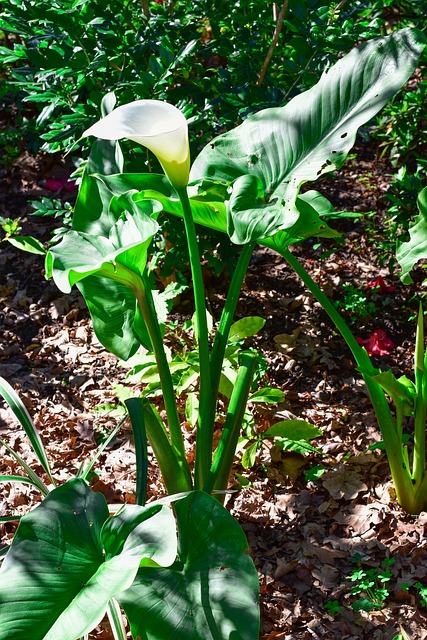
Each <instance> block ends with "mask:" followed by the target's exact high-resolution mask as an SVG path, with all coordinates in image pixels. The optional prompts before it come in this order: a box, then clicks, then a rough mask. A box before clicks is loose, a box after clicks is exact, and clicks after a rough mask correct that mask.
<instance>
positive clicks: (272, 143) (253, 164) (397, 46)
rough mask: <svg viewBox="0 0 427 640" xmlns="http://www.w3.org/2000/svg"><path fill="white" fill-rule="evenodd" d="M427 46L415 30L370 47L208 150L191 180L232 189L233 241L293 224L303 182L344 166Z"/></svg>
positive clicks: (230, 217) (262, 235) (358, 49)
mask: <svg viewBox="0 0 427 640" xmlns="http://www.w3.org/2000/svg"><path fill="white" fill-rule="evenodd" d="M424 42H425V41H424V36H423V35H422V34H421V33H420V32H418V31H417V30H415V29H403V30H401V31H396V32H394V33H393V34H392V35H390V36H388V37H385V38H379V39H374V40H370V41H368V42H365V43H363V44H361V45H359V46H358V47H356V48H355V49H353V50H352V51H351V52H350V53H349V54H347V55H346V56H344V57H343V58H342V59H341V60H339V61H338V62H337V63H336V64H335V65H333V66H332V67H331V68H330V69H327V70H326V71H325V72H324V74H323V75H322V77H321V79H320V81H319V82H318V83H317V84H316V85H315V86H314V87H312V88H311V89H309V90H308V91H306V92H304V93H302V94H300V95H299V96H296V97H295V98H293V99H292V100H291V101H290V102H289V103H288V104H287V105H285V106H284V107H278V108H269V109H264V110H262V111H260V112H258V113H257V114H255V115H253V116H251V117H249V118H248V119H247V120H245V121H244V122H243V124H241V125H240V126H238V127H237V128H235V129H233V130H232V131H230V132H228V133H225V134H223V135H221V136H219V137H217V138H215V139H214V140H213V141H212V142H211V143H210V144H208V145H207V146H206V147H205V148H204V149H203V151H202V152H201V153H200V155H199V156H198V158H197V159H196V161H195V163H194V165H193V168H192V171H191V181H192V182H193V183H196V182H203V181H209V180H210V181H217V182H220V183H222V184H230V185H232V193H231V197H230V202H229V207H228V221H227V229H228V233H229V235H230V237H231V239H232V240H233V242H236V243H238V244H245V243H247V242H250V241H254V240H260V239H262V238H266V237H269V236H272V235H273V234H274V233H275V232H277V231H278V230H282V229H290V228H291V227H292V226H293V225H295V223H296V222H297V220H298V219H299V217H300V215H301V213H300V211H298V209H297V207H296V206H295V199H296V196H297V194H298V191H299V188H300V186H301V184H302V183H304V182H307V181H315V180H317V179H318V178H319V176H320V175H322V174H323V173H326V172H329V171H331V170H333V169H338V168H340V167H341V166H342V164H343V162H344V160H345V158H346V155H347V153H348V152H349V150H350V149H351V147H352V146H353V144H354V141H355V137H356V133H357V130H358V128H359V127H360V126H361V125H362V124H364V123H365V122H367V121H368V120H369V119H370V118H372V117H373V116H374V115H375V114H376V113H377V112H378V111H379V110H380V109H381V108H382V107H383V106H384V104H385V103H386V102H387V101H388V100H389V99H390V98H391V97H392V96H393V95H394V94H395V93H396V92H397V91H398V90H399V89H400V88H401V86H402V85H403V84H404V83H405V82H406V81H407V80H408V78H409V77H410V76H411V74H412V73H413V72H414V70H415V68H416V65H417V61H418V58H419V56H420V54H421V52H422V50H423V48H424Z"/></svg>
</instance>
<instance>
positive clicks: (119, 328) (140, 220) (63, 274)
mask: <svg viewBox="0 0 427 640" xmlns="http://www.w3.org/2000/svg"><path fill="white" fill-rule="evenodd" d="M97 182H99V181H97ZM109 193H110V203H109V207H108V220H109V224H111V226H110V227H109V228H108V233H107V231H106V228H105V229H104V232H105V233H106V235H102V234H101V233H99V234H97V235H95V234H93V233H87V232H84V231H76V230H75V229H73V230H70V231H69V232H68V233H67V234H66V235H64V236H63V238H62V240H61V241H60V242H59V243H58V244H57V245H56V246H54V247H52V249H51V250H50V251H49V253H48V256H47V258H46V272H47V274H48V275H51V276H53V278H54V280H55V283H56V284H57V286H58V287H59V288H60V289H61V290H62V291H65V292H68V291H70V289H71V287H72V286H73V285H74V284H78V287H79V289H80V291H81V292H82V294H83V296H84V298H85V300H86V303H87V305H88V308H89V311H90V313H91V316H92V320H93V326H94V330H95V333H96V335H97V337H98V339H99V341H100V342H101V343H102V344H103V345H104V346H105V347H106V348H107V349H109V350H110V351H112V353H114V354H115V355H117V356H118V357H119V358H122V359H124V360H126V359H127V358H129V357H130V356H131V355H132V354H133V353H135V351H136V350H137V348H138V346H139V343H140V342H141V343H142V344H143V345H144V346H145V347H146V348H150V347H151V345H150V340H149V338H148V333H147V330H146V327H145V323H144V322H143V319H142V316H141V314H140V312H139V310H138V306H137V304H136V298H135V295H136V292H137V291H141V290H142V288H143V287H144V286H145V284H144V282H143V276H144V272H145V268H146V264H147V250H148V246H149V244H150V242H151V239H152V237H153V235H154V234H155V233H156V231H157V229H158V223H157V222H156V220H155V219H154V218H153V217H152V216H153V215H154V216H155V215H156V214H157V213H158V212H159V211H160V210H161V205H160V203H159V202H157V201H156V200H150V199H139V200H138V201H135V195H137V192H136V191H128V192H125V193H123V194H121V195H120V196H115V195H113V194H112V193H111V192H109ZM106 215H107V213H105V214H103V216H104V217H105V216H106ZM92 228H93V227H90V229H91V230H92ZM95 228H97V226H95Z"/></svg>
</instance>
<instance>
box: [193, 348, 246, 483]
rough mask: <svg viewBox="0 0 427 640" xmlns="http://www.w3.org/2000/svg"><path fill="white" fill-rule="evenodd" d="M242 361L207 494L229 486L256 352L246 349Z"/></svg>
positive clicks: (240, 358)
mask: <svg viewBox="0 0 427 640" xmlns="http://www.w3.org/2000/svg"><path fill="white" fill-rule="evenodd" d="M239 364H240V366H239V371H238V374H237V379H236V384H235V385H234V389H233V393H232V394H231V398H230V404H229V407H228V411H227V417H226V419H225V424H224V428H223V431H222V434H221V438H220V441H219V443H218V446H217V448H216V451H215V454H214V457H213V462H212V466H211V469H210V471H209V476H208V478H207V480H206V483H205V486H204V487H203V488H204V490H205V491H207V492H208V493H210V492H211V491H212V489H220V490H222V489H226V488H227V484H228V479H229V477H230V473H231V468H232V465H233V460H234V456H235V453H236V446H237V441H238V439H239V434H240V429H241V426H242V423H243V418H244V415H245V411H246V405H247V402H248V396H249V392H250V390H251V384H252V379H253V375H254V371H255V364H256V355H255V354H254V353H250V352H249V351H243V352H242V353H241V354H240V357H239Z"/></svg>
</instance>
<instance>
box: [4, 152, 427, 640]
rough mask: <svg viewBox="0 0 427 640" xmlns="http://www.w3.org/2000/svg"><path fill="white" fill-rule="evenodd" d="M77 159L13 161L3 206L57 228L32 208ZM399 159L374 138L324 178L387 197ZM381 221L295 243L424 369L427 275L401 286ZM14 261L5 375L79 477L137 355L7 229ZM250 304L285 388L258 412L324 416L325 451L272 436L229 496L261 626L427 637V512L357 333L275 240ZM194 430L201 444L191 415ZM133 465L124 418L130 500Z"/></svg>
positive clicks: (120, 477) (256, 267)
mask: <svg viewBox="0 0 427 640" xmlns="http://www.w3.org/2000/svg"><path fill="white" fill-rule="evenodd" d="M64 172H65V169H64V168H63V167H62V165H61V164H60V163H59V161H58V163H57V164H55V163H53V164H52V162H51V161H49V162H48V161H47V160H46V159H43V158H38V159H36V160H34V159H31V158H29V157H27V156H23V157H22V158H21V159H20V160H18V161H17V162H16V163H15V164H14V166H13V167H12V168H11V169H10V170H2V171H1V173H0V211H1V215H2V216H3V217H11V218H14V217H16V216H18V215H24V216H25V217H24V221H23V226H24V231H25V232H29V233H33V234H34V235H37V237H39V238H42V237H45V238H47V237H49V227H50V226H51V223H49V221H46V220H41V219H35V218H31V217H28V216H26V213H28V211H29V207H28V205H27V201H28V200H31V199H33V198H36V197H40V196H46V197H54V196H55V197H56V195H58V197H61V198H64V199H66V198H67V197H70V196H69V195H67V194H65V193H64V192H63V191H61V192H59V193H58V194H53V193H52V191H49V190H48V189H47V188H46V180H49V179H51V178H58V177H63V176H64V175H66V173H64ZM387 172H388V167H387V166H386V165H385V164H384V163H379V162H376V161H375V150H374V151H371V150H370V149H369V148H366V147H363V146H362V147H361V148H360V150H359V159H358V160H357V161H354V160H353V161H352V162H350V163H348V164H347V167H346V169H345V171H344V172H342V175H341V177H340V178H339V179H335V180H332V179H330V180H327V181H324V182H323V183H322V184H321V185H319V188H321V190H322V191H323V193H324V194H325V195H327V196H328V197H330V199H331V200H332V201H333V203H334V204H335V206H336V208H337V209H352V210H357V211H372V210H375V211H379V212H380V213H381V211H384V204H383V203H382V200H381V198H382V195H383V193H384V192H385V190H386V189H387V184H388V178H387ZM368 173H369V178H368V179H366V175H367V174H368ZM361 178H362V179H361ZM59 186H60V185H59ZM381 224H382V223H381V215H379V216H377V217H376V218H374V219H372V218H365V219H363V220H361V221H359V222H355V221H352V220H350V221H346V222H340V223H339V225H338V226H339V228H340V229H341V230H342V231H345V232H346V233H345V242H344V243H343V244H342V245H339V246H337V245H336V244H334V245H333V244H332V243H331V242H324V243H323V244H322V245H321V247H320V248H318V247H316V246H315V243H313V242H312V243H311V244H306V245H304V247H298V248H296V249H295V254H296V255H297V256H298V257H299V258H300V259H301V261H302V262H303V264H304V266H305V267H306V269H308V270H309V271H310V273H311V275H312V276H313V278H314V279H315V280H316V282H317V283H318V284H320V285H321V286H322V287H323V288H324V290H325V292H326V293H327V295H328V296H329V297H330V298H331V299H333V300H335V301H340V300H342V299H343V288H342V285H343V284H344V283H351V284H353V285H354V286H356V287H358V288H359V289H360V290H361V291H362V292H364V293H365V295H366V296H367V300H368V301H369V302H371V303H372V305H373V307H372V309H373V311H372V312H371V314H370V315H367V316H366V317H363V314H359V317H358V318H356V320H352V319H351V317H350V316H349V321H350V322H353V324H352V326H353V328H354V331H355V333H356V335H357V336H358V337H360V338H364V339H367V340H368V339H371V340H372V334H373V332H374V331H378V330H380V331H384V332H385V334H386V337H387V339H388V340H391V341H392V346H391V345H390V342H387V343H386V346H385V347H384V349H383V350H382V351H384V353H383V354H382V355H376V356H374V362H375V364H376V365H377V366H380V367H382V368H390V367H391V368H393V370H394V371H395V372H399V373H406V374H407V375H408V376H411V375H412V374H411V367H412V348H413V340H414V334H415V321H414V320H410V318H411V317H413V316H414V315H415V313H416V309H417V301H416V299H415V297H414V296H416V294H417V293H419V291H420V290H421V289H420V285H419V284H415V285H414V286H412V287H411V288H407V287H406V288H405V287H403V285H402V284H401V283H400V281H399V279H398V277H397V275H390V274H389V273H388V271H387V270H386V269H385V268H383V269H381V268H379V267H378V266H377V265H376V264H375V262H374V255H375V254H374V250H375V247H374V245H373V244H372V238H373V235H375V233H376V232H375V228H377V229H378V230H380V229H381ZM326 253H327V254H328V255H327V257H321V254H326ZM0 273H1V277H0V331H1V340H0V375H2V376H3V377H5V378H6V379H7V380H8V381H9V382H10V383H11V384H12V385H13V386H14V387H15V389H16V390H17V391H18V392H19V393H20V395H21V397H22V399H23V400H24V402H25V404H26V406H27V408H28V410H29V412H30V414H31V415H32V417H33V419H34V421H35V423H36V424H37V426H38V428H39V429H40V431H41V434H42V436H43V439H44V442H45V443H46V445H47V448H48V451H49V454H50V458H51V460H52V462H53V468H54V474H55V477H56V478H57V479H58V481H65V480H66V479H68V478H70V477H71V476H72V475H73V474H74V473H75V472H76V471H77V469H78V467H79V465H80V463H81V462H82V461H83V460H85V459H87V458H88V457H89V456H90V455H91V454H92V453H93V451H94V450H95V448H96V444H97V442H99V440H100V438H102V436H103V435H104V434H105V433H106V432H108V431H109V430H110V429H111V428H112V426H114V425H115V424H116V422H117V420H118V418H117V417H116V416H114V415H109V416H102V415H100V414H99V413H96V412H95V411H94V410H95V408H96V407H99V406H100V405H103V404H105V403H113V404H114V403H115V398H116V395H115V391H114V386H115V385H116V384H124V383H125V373H126V370H125V369H123V368H122V367H119V366H118V362H117V359H116V358H115V357H113V356H111V355H109V354H108V353H106V352H105V350H104V349H103V348H102V346H101V345H100V344H99V343H98V342H97V340H96V339H95V337H94V335H93V332H92V330H91V325H90V322H89V318H88V314H87V312H86V309H85V306H84V303H83V302H82V300H81V299H80V297H79V295H78V293H77V292H74V293H72V294H71V295H70V296H64V295H62V294H61V293H60V292H59V291H58V290H57V289H56V287H55V286H54V285H53V283H52V282H47V281H45V279H44V276H43V260H42V259H41V258H40V257H37V256H31V255H29V254H24V253H20V252H19V251H18V250H16V249H14V248H13V247H12V246H10V245H9V244H7V243H3V244H2V245H1V252H0ZM378 276H382V277H383V279H384V283H385V288H384V287H383V290H382V291H381V290H380V291H378V290H375V291H374V290H373V289H371V288H370V287H369V284H370V283H372V281H374V280H376V279H377V278H378ZM418 280H420V279H418ZM392 287H394V290H393V291H391V290H390V289H391V288H392ZM225 288H226V282H225V281H224V279H219V280H217V281H214V280H212V279H211V280H209V287H208V294H209V300H210V305H211V308H212V309H213V310H215V309H217V308H218V305H219V303H220V302H221V300H222V299H223V294H224V291H225ZM387 288H388V289H389V290H388V291H387ZM187 308H188V305H186V304H185V298H184V300H182V301H181V304H180V305H179V306H178V307H177V308H176V309H175V310H174V313H175V314H177V315H178V316H181V317H183V316H186V315H187V316H188V315H189V313H191V311H190V312H187V311H186V309H187ZM359 311H360V309H359ZM248 315H259V316H262V317H263V318H265V319H266V320H267V322H266V325H265V327H264V329H263V331H262V332H261V333H260V334H259V336H258V337H257V338H256V340H255V342H254V344H255V345H256V346H257V347H258V349H259V350H260V351H261V352H262V353H263V355H264V356H265V357H266V359H267V362H268V372H269V382H270V384H272V385H276V386H278V387H280V388H281V389H283V390H284V391H285V394H286V397H285V401H284V403H283V404H282V405H281V406H273V407H272V406H268V407H267V406H265V407H261V408H260V409H259V410H257V414H256V419H257V426H258V428H259V429H260V430H261V431H262V430H265V429H266V428H267V427H268V426H270V425H271V424H272V423H274V422H277V421H280V420H283V419H287V418H303V419H305V420H308V421H309V422H311V423H313V424H315V425H316V426H317V427H319V428H320V429H321V430H322V432H323V436H322V437H321V438H318V439H317V440H316V442H315V444H316V447H317V448H318V449H320V450H321V454H320V453H319V454H311V455H309V456H305V457H304V456H302V455H300V454H296V453H292V452H283V451H280V450H279V449H278V448H276V447H274V446H272V443H270V444H265V446H263V448H262V449H261V451H260V455H259V457H258V459H257V461H256V463H255V465H254V467H253V468H252V469H251V470H248V471H244V470H243V469H242V467H241V466H240V465H239V463H237V464H236V471H237V472H238V473H243V474H244V475H245V476H246V477H247V478H248V480H249V486H248V487H247V488H245V489H242V490H239V491H237V492H235V493H232V494H231V495H230V497H229V500H228V507H229V508H230V510H231V511H232V513H233V514H234V515H235V516H236V518H237V519H238V520H239V521H240V522H241V524H242V525H243V527H244V529H245V531H246V533H247V536H248V540H249V544H250V549H251V554H252V557H253V559H254V561H255V564H256V566H257V569H258V571H259V576H260V584H261V610H262V626H261V636H260V637H261V638H262V640H273V639H280V640H300V639H301V640H305V639H307V640H308V639H311V638H328V639H329V638H331V639H333V638H336V639H340V640H346V639H354V640H361V639H365V638H366V639H368V638H369V639H374V638H375V639H384V640H392V639H393V638H394V637H395V636H397V635H398V634H399V633H401V629H400V628H399V625H401V627H402V629H403V630H404V632H406V634H407V637H408V638H410V639H411V640H422V639H423V638H427V631H425V629H427V626H426V621H427V608H425V607H423V606H422V602H421V597H420V592H419V591H420V590H419V588H416V586H415V585H416V583H422V584H424V585H425V586H426V587H427V546H426V539H425V533H426V526H427V514H426V513H422V514H421V515H420V516H409V515H407V514H405V513H403V512H402V510H401V509H400V508H399V506H398V505H397V504H396V502H395V500H394V494H393V488H392V486H391V484H390V481H389V474H388V467H387V463H386V461H385V459H384V455H383V454H382V452H381V450H380V449H376V450H370V449H369V446H370V445H372V444H373V443H375V442H377V441H379V440H380V434H379V433H378V430H377V426H376V422H375V416H374V415H373V412H372V410H371V407H370V403H369V400H368V398H367V396H366V393H365V391H364V387H363V384H362V383H361V380H360V376H359V375H358V374H357V372H356V371H355V367H354V362H353V361H352V359H351V355H350V353H349V351H348V349H347V347H346V346H345V344H344V343H343V341H342V339H341V338H340V336H339V335H338V334H337V333H336V331H335V330H334V328H333V327H332V325H331V323H330V321H329V319H328V317H327V316H326V314H325V313H324V312H323V311H322V309H321V308H320V306H319V305H318V303H317V302H316V301H315V300H313V298H312V297H311V296H310V295H309V294H308V293H307V291H306V290H305V289H304V287H303V285H302V284H301V282H300V281H299V280H298V279H297V278H296V276H295V275H294V274H293V273H292V272H291V270H290V269H289V268H288V267H287V266H286V265H285V264H284V262H283V260H282V259H281V258H279V257H277V256H276V255H275V254H273V253H271V252H269V251H266V250H262V251H261V250H260V251H258V252H257V253H256V255H255V257H254V260H253V262H252V264H251V266H250V269H249V273H248V275H247V278H246V282H245V288H244V291H243V294H242V298H241V301H240V304H239V307H238V316H239V317H243V316H248ZM360 315H361V316H362V317H360ZM376 335H377V337H378V334H376ZM377 343H378V340H377ZM383 344H384V343H383ZM387 345H388V346H387ZM137 390H138V388H136V389H135V391H137ZM184 428H185V427H184ZM186 434H187V439H188V446H189V452H190V451H191V447H192V434H191V430H190V429H189V428H188V430H187V431H186ZM0 436H1V438H3V439H5V440H6V441H7V442H8V443H9V444H10V445H11V446H13V447H14V448H15V449H16V450H17V451H19V453H20V454H21V455H22V456H23V457H24V458H25V459H26V460H27V461H28V462H29V463H34V464H35V465H36V461H35V460H34V459H32V457H31V453H30V449H29V446H28V443H27V441H26V439H25V437H24V435H23V433H22V432H20V431H19V429H18V428H17V426H16V424H15V423H14V422H12V420H11V417H10V414H9V412H8V411H7V410H6V409H5V408H4V407H2V408H1V409H0ZM313 467H322V468H323V469H324V472H323V475H321V476H320V477H319V478H318V479H313V480H307V477H306V474H307V472H308V471H309V470H310V469H312V468H313ZM36 469H37V466H36ZM38 470H39V471H40V469H38ZM11 472H17V469H16V467H15V464H14V462H13V460H12V458H11V456H10V455H9V454H8V453H7V452H5V451H4V450H3V452H2V461H1V467H0V473H11ZM134 477H135V475H134V455H133V444H132V438H131V430H130V427H129V426H128V425H124V427H123V428H122V430H121V431H120V432H119V435H118V437H117V438H116V440H115V441H114V442H113V444H112V446H111V447H110V448H109V449H108V450H107V451H106V453H105V454H103V456H102V458H101V459H100V462H99V464H98V466H97V476H96V477H94V478H93V480H92V487H93V488H94V489H95V490H99V491H102V492H103V493H104V494H105V496H106V498H107V500H108V501H109V502H124V501H129V502H132V500H133V490H134ZM162 492H163V487H162V484H161V478H160V477H159V474H158V471H157V469H156V467H155V466H154V465H152V466H151V468H150V478H149V496H150V497H151V498H152V497H154V496H157V495H159V494H161V493H162ZM36 501H37V496H36V495H35V493H34V492H33V491H32V489H31V488H30V487H28V486H27V485H14V486H13V487H11V486H10V485H3V486H2V488H1V493H0V512H1V513H2V514H10V513H20V514H23V513H25V512H26V511H27V510H28V508H29V507H30V506H31V505H32V504H34V503H35V502H36ZM14 527H15V525H14V524H12V523H7V524H4V525H1V528H0V533H1V537H2V539H3V542H4V543H7V542H8V541H10V539H11V537H12V535H13V531H14ZM390 558H391V559H393V560H394V563H392V564H390V566H389V567H387V569H389V570H390V572H391V577H390V580H389V581H388V582H387V583H386V587H387V590H388V593H389V595H387V596H386V597H385V600H384V603H383V604H382V605H381V607H380V608H379V610H374V611H371V612H370V613H366V612H364V611H359V612H357V611H355V610H354V608H353V607H352V604H353V603H354V601H355V600H356V599H357V597H358V596H355V595H351V593H350V591H351V588H352V587H353V586H354V585H355V583H354V582H352V581H351V580H350V579H349V576H350V574H351V572H352V571H354V570H355V569H357V568H362V569H363V570H365V571H367V570H370V569H375V568H378V569H384V560H386V559H390ZM386 561H387V560H386ZM405 585H409V588H407V587H406V586H405ZM242 624H244V621H242ZM93 637H96V638H102V639H103V640H107V639H108V640H109V639H110V638H111V635H110V633H109V631H108V626H107V625H105V626H103V625H101V626H100V627H99V628H98V629H97V631H96V632H94V634H93ZM404 637H405V636H404Z"/></svg>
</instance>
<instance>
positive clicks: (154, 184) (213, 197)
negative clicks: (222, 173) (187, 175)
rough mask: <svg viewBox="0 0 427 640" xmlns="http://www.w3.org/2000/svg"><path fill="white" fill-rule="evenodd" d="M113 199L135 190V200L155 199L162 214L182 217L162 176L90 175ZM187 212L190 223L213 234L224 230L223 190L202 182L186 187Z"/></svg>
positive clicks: (172, 193)
mask: <svg viewBox="0 0 427 640" xmlns="http://www.w3.org/2000/svg"><path fill="white" fill-rule="evenodd" d="M94 177H95V178H96V179H97V180H98V181H99V182H101V183H102V184H103V185H104V187H106V188H108V190H109V191H110V192H111V193H113V194H114V195H116V196H120V195H121V194H123V193H125V192H126V191H129V190H132V191H133V190H138V191H139V197H136V200H139V199H141V200H143V199H146V198H148V199H152V200H157V201H158V202H159V203H160V204H161V205H162V207H163V210H164V211H165V212H166V213H170V214H172V215H175V216H178V217H182V216H183V213H182V207H181V203H180V201H179V198H178V195H177V193H176V191H175V190H174V189H173V187H172V186H171V184H170V183H169V181H168V180H167V178H166V177H165V176H162V175H158V174H152V173H145V174H139V173H123V174H118V175H108V176H105V175H96V176H94ZM188 192H189V196H190V204H191V211H192V213H193V218H194V222H196V223H197V224H201V225H203V226H205V227H209V228H210V229H214V230H215V231H223V232H226V231H227V217H226V210H225V200H226V199H228V195H227V190H226V189H224V188H223V187H221V185H215V184H213V183H206V184H202V185H199V186H198V187H193V188H192V187H190V188H189V191H188Z"/></svg>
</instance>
